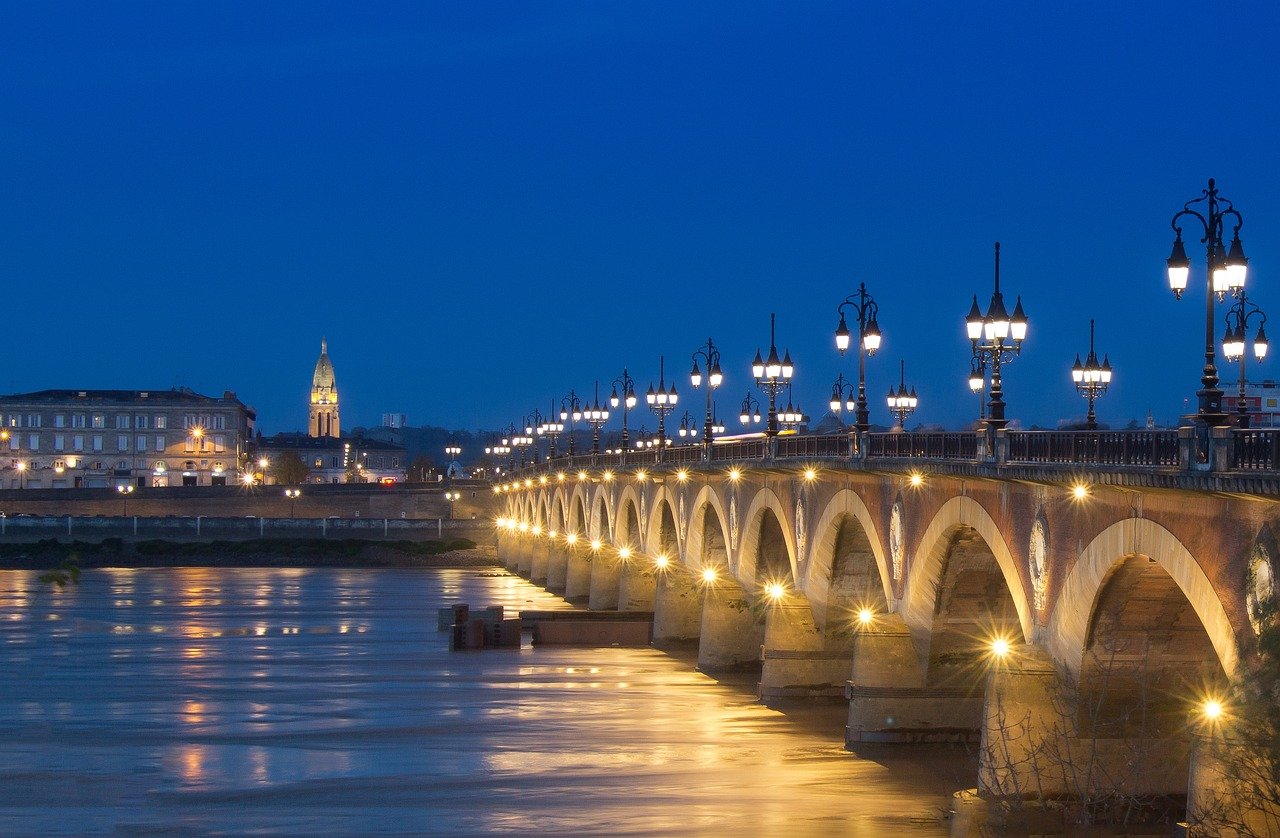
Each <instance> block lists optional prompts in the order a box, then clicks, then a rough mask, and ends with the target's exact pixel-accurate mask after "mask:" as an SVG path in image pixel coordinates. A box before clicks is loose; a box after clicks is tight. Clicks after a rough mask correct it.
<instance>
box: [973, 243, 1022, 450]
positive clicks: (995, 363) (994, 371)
mask: <svg viewBox="0 0 1280 838" xmlns="http://www.w3.org/2000/svg"><path fill="white" fill-rule="evenodd" d="M995 282H996V284H995V291H994V292H993V293H992V294H991V305H989V306H987V312H986V314H983V313H982V311H981V310H980V309H979V308H978V295H977V294H974V296H973V307H972V308H970V309H969V315H968V316H967V317H966V318H965V327H966V329H967V330H968V333H969V342H970V343H971V344H972V345H973V354H974V356H975V358H977V360H978V369H979V370H980V371H982V372H984V373H985V370H986V367H987V363H988V361H990V365H991V402H990V404H989V406H988V407H989V410H988V411H987V412H988V414H989V415H988V417H987V419H986V423H987V427H989V428H993V429H995V430H1000V429H1001V428H1003V427H1004V426H1005V425H1007V424H1008V420H1007V419H1005V418H1004V388H1003V386H1002V382H1001V379H1000V365H1001V364H1007V363H1009V362H1010V361H1012V360H1013V358H1014V356H1015V355H1019V354H1021V353H1022V341H1023V340H1025V339H1026V337H1027V315H1026V314H1024V313H1023V311H1022V297H1018V302H1017V305H1015V306H1014V309H1013V316H1012V317H1011V316H1009V313H1008V311H1007V310H1006V309H1005V307H1004V297H1003V296H1002V295H1001V293H1000V242H996V280H995ZM973 382H974V375H973V373H972V371H971V372H970V375H969V386H970V387H973Z"/></svg>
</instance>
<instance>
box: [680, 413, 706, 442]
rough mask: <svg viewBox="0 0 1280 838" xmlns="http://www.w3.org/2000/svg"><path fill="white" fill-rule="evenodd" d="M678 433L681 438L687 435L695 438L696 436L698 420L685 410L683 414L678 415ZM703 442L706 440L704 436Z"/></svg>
mask: <svg viewBox="0 0 1280 838" xmlns="http://www.w3.org/2000/svg"><path fill="white" fill-rule="evenodd" d="M678 433H679V434H680V436H681V438H683V437H686V436H687V437H690V438H692V439H696V438H697V436H698V420H697V419H694V418H693V414H692V413H690V412H689V411H687V410H686V411H685V412H684V415H683V416H681V417H680V430H679V431H678ZM703 442H706V439H705V437H704V439H703Z"/></svg>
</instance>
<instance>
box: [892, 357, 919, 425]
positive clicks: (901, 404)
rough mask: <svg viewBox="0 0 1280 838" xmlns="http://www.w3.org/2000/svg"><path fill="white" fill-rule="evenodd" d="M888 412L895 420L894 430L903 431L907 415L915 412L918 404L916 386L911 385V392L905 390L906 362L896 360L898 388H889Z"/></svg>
mask: <svg viewBox="0 0 1280 838" xmlns="http://www.w3.org/2000/svg"><path fill="white" fill-rule="evenodd" d="M888 402H889V412H890V413H892V414H893V418H894V419H896V420H897V425H895V426H894V430H898V431H905V430H906V429H907V428H906V422H907V417H908V416H910V415H911V414H913V413H915V412H916V407H917V406H918V405H919V404H920V398H919V397H918V396H917V395H916V388H915V386H914V385H913V386H912V387H911V392H909V393H908V392H907V362H906V361H903V360H900V361H898V389H897V391H894V389H893V388H892V387H890V388H889V399H888Z"/></svg>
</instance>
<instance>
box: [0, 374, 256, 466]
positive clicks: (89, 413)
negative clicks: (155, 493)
mask: <svg viewBox="0 0 1280 838" xmlns="http://www.w3.org/2000/svg"><path fill="white" fill-rule="evenodd" d="M255 420H256V416H255V414H254V411H253V410H252V409H251V408H249V407H247V406H246V405H245V404H244V403H243V402H241V401H240V400H239V399H238V398H236V395H235V393H232V392H231V391H227V392H225V393H223V394H222V396H220V397H214V396H203V395H200V394H199V393H196V392H194V391H192V390H189V389H187V388H185V387H180V388H175V389H172V390H40V391H37V392H34V393H19V394H15V395H9V396H0V422H3V428H0V486H2V487H3V488H9V489H20V488H53V489H58V488H68V489H69V488H79V487H85V488H93V487H99V488H101V487H109V486H126V485H128V486H210V485H212V486H217V485H225V484H228V483H233V482H235V481H236V480H237V478H238V475H239V474H240V468H241V463H242V461H243V458H244V456H245V454H246V452H247V450H248V443H249V442H250V441H251V440H252V439H253V433H254V422H255Z"/></svg>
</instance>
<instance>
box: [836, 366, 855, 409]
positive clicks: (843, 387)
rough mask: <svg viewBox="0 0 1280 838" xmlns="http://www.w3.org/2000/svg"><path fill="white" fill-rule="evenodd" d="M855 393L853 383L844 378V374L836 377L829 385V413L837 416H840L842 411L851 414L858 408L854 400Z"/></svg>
mask: <svg viewBox="0 0 1280 838" xmlns="http://www.w3.org/2000/svg"><path fill="white" fill-rule="evenodd" d="M857 392H858V391H857V390H855V389H854V386H853V382H852V381H850V380H849V379H847V378H845V377H844V373H840V374H839V375H837V376H836V380H835V383H834V384H832V385H831V412H832V413H834V414H836V415H837V416H840V415H842V413H841V411H842V410H847V411H849V412H850V413H853V411H854V410H855V409H857V407H858V402H857V401H856V400H855V398H854V397H855V396H856V395H857Z"/></svg>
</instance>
